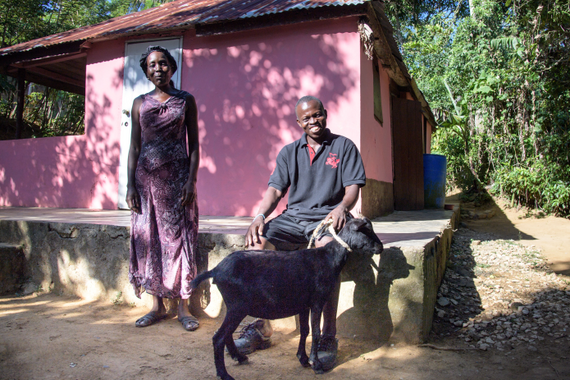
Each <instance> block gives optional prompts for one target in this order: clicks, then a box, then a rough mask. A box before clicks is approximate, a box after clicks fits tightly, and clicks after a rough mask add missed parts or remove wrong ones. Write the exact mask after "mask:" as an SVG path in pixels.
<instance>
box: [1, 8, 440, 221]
mask: <svg viewBox="0 0 570 380" xmlns="http://www.w3.org/2000/svg"><path fill="white" fill-rule="evenodd" d="M382 7H383V6H382V3H381V2H380V1H348V0H345V1H343V0H336V1H332V0H328V1H316V0H315V1H311V0H310V1H282V0H267V1H261V2H259V1H258V2H241V1H233V0H232V1H219V0H205V1H191V0H177V1H173V2H171V3H167V4H164V5H162V6H160V7H157V8H152V9H149V10H146V11H142V12H138V13H134V14H130V15H127V16H123V17H118V18H115V19H111V20H108V21H106V22H104V23H101V24H98V25H93V26H88V27H84V28H79V29H76V30H71V31H68V32H65V33H60V34H57V35H52V36H48V37H44V38H40V39H37V40H34V41H29V42H26V43H22V44H19V45H16V46H12V47H9V48H4V49H1V50H0V72H2V73H4V74H7V75H10V76H14V77H18V78H19V79H20V81H23V80H29V81H33V82H35V83H39V84H45V85H48V86H51V87H55V88H59V89H65V90H67V91H70V92H75V93H80V94H84V95H85V120H86V121H85V134H84V135H77V136H67V137H51V138H38V139H20V140H9V141H0V183H1V186H0V206H28V207H30V206H37V207H55V208H89V209H117V208H118V207H121V206H122V201H123V199H124V190H122V187H124V186H125V183H124V182H123V181H124V180H123V179H122V176H124V172H123V170H124V169H123V168H122V166H123V165H124V162H122V161H123V160H124V158H121V151H123V152H125V151H126V150H128V135H129V122H130V119H129V110H130V104H131V103H132V99H133V97H134V96H136V95H138V94H140V93H141V92H143V91H147V90H146V89H145V86H146V85H147V82H146V79H145V78H144V77H143V76H142V72H141V70H140V68H138V57H140V54H141V52H142V50H141V49H144V48H146V46H148V45H149V44H161V45H164V46H166V47H168V48H169V49H170V50H171V51H173V52H174V53H175V55H176V56H177V57H178V59H179V61H180V65H179V71H178V72H177V74H178V77H177V78H176V79H175V83H176V86H177V87H179V88H182V89H184V90H187V91H189V92H191V93H192V94H193V95H194V96H195V97H196V100H197V103H198V108H199V128H200V144H201V164H200V170H199V174H198V185H199V188H198V191H199V194H198V196H199V207H200V213H201V214H203V215H238V216H246V215H252V214H253V213H255V211H256V209H257V206H258V202H259V201H260V200H261V197H262V194H263V192H264V190H265V189H266V187H267V180H268V178H269V175H270V173H271V171H272V169H273V166H274V162H275V158H276V156H277V153H278V152H279V150H280V149H281V148H282V147H283V146H284V145H286V144H288V143H290V142H292V141H293V140H295V139H297V138H299V137H300V136H301V133H302V130H301V129H300V128H299V127H298V126H297V124H296V122H295V114H294V105H295V102H296V101H297V99H298V98H299V97H301V96H303V95H315V96H317V97H319V98H321V99H322V100H323V103H324V105H325V108H326V109H327V110H328V115H329V117H328V122H329V127H330V129H331V130H332V131H333V132H334V133H338V134H342V135H344V136H347V137H349V138H350V139H351V140H352V141H353V142H354V143H355V144H356V145H357V146H358V148H359V149H360V152H361V154H362V157H363V160H364V165H365V169H366V175H367V184H366V186H365V187H364V188H363V189H362V193H361V199H360V202H359V205H358V206H357V208H358V210H357V211H360V212H362V213H363V214H364V215H367V216H369V217H375V216H378V215H382V214H386V213H390V212H392V211H393V210H394V209H399V210H404V209H421V208H423V172H422V170H423V169H422V154H423V153H429V147H430V135H431V132H432V129H433V126H434V125H435V122H434V119H433V115H432V114H431V111H430V110H429V106H428V105H427V103H426V101H425V99H424V98H423V95H422V94H421V92H420V91H419V90H418V88H417V86H416V85H415V82H414V81H413V79H411V78H410V76H409V74H408V72H407V70H406V68H405V65H404V64H403V62H402V57H401V56H400V54H399V52H398V49H397V46H396V43H395V41H394V39H393V37H392V31H391V26H390V24H389V22H388V20H387V19H386V16H385V15H384V13H383V10H382V9H383V8H382ZM137 91H138V92H137ZM125 136H126V137H125ZM282 203H283V204H284V202H282Z"/></svg>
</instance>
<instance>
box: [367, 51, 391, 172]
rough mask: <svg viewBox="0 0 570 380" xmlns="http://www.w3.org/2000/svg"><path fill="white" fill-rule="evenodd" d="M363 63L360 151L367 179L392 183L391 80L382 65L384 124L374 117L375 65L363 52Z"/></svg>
mask: <svg viewBox="0 0 570 380" xmlns="http://www.w3.org/2000/svg"><path fill="white" fill-rule="evenodd" d="M360 61H361V76H360V83H361V97H360V98H361V110H362V113H361V118H360V120H361V121H360V122H361V126H362V134H361V148H360V153H361V155H362V160H363V161H364V168H365V170H366V177H367V178H370V179H375V180H377V181H382V182H388V183H393V174H392V120H391V116H392V114H391V109H390V104H391V101H390V78H389V77H388V74H387V73H386V71H385V70H384V68H383V67H382V66H380V93H381V97H382V121H383V123H382V124H381V123H380V122H379V121H378V120H376V118H375V117H374V76H373V75H374V74H373V70H374V65H373V62H372V61H370V60H369V59H368V58H367V57H366V55H365V54H364V52H363V51H361V53H360Z"/></svg>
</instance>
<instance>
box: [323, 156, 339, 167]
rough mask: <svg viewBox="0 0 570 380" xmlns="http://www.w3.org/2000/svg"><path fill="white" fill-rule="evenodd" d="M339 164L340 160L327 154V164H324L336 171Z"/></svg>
mask: <svg viewBox="0 0 570 380" xmlns="http://www.w3.org/2000/svg"><path fill="white" fill-rule="evenodd" d="M339 162H340V159H339V158H336V154H335V153H329V157H328V158H327V162H326V163H325V164H326V165H330V166H331V167H332V168H333V169H336V168H337V166H338V163H339Z"/></svg>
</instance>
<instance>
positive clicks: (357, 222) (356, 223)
mask: <svg viewBox="0 0 570 380" xmlns="http://www.w3.org/2000/svg"><path fill="white" fill-rule="evenodd" d="M367 224H368V219H366V218H362V219H352V226H351V229H352V230H354V231H360V230H362V228H363V227H364V226H366V225H367Z"/></svg>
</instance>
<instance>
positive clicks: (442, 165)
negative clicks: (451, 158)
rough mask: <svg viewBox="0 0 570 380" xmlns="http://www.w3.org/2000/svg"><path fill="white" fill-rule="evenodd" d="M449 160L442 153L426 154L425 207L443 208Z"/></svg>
mask: <svg viewBox="0 0 570 380" xmlns="http://www.w3.org/2000/svg"><path fill="white" fill-rule="evenodd" d="M446 164H447V160H446V158H445V156H442V155H441V154H424V207H425V208H443V206H444V203H445V170H446Z"/></svg>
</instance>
